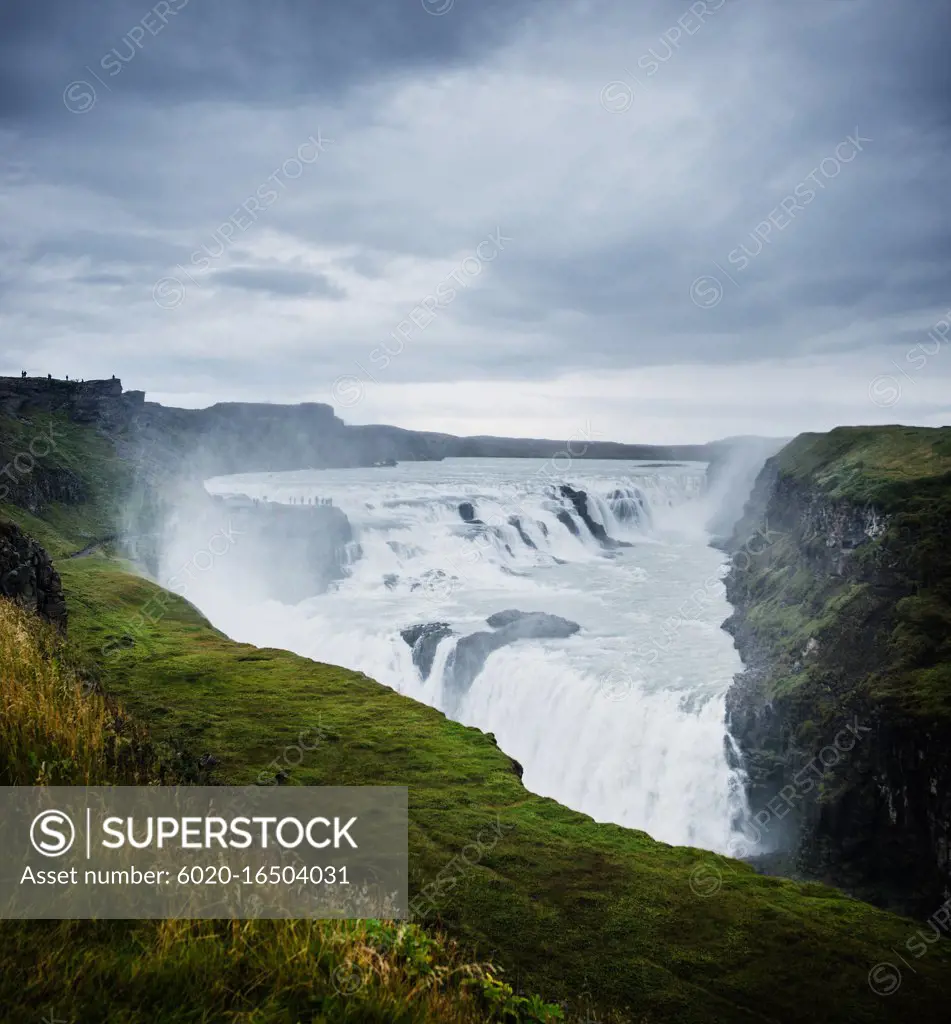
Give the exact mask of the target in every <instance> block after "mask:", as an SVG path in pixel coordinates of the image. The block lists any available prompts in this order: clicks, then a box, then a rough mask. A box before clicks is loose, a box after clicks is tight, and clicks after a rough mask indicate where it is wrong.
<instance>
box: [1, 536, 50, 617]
mask: <svg viewBox="0 0 951 1024" xmlns="http://www.w3.org/2000/svg"><path fill="white" fill-rule="evenodd" d="M0 595H2V596H3V597H6V598H10V599H11V600H13V601H16V602H17V604H20V605H22V606H23V607H24V608H27V609H29V610H30V611H31V612H35V613H36V614H37V615H39V616H41V617H42V618H44V619H46V620H47V622H51V623H53V625H55V626H57V627H59V629H61V630H63V631H64V632H65V630H66V599H65V598H64V597H63V586H62V583H61V582H60V578H59V573H58V572H57V571H56V570H55V569H54V568H53V563H52V562H51V561H50V557H49V555H48V554H47V553H46V552H45V551H44V550H43V548H41V547H40V545H39V544H37V543H36V541H35V540H32V539H31V538H30V537H28V536H27V535H26V534H25V533H24V532H23V531H22V530H21V529H20V528H19V527H18V526H16V525H15V524H14V523H6V522H0Z"/></svg>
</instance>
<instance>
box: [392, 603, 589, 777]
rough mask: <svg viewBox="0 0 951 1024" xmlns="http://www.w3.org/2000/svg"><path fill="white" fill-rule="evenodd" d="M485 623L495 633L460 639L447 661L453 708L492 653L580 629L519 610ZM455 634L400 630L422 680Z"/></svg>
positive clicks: (436, 625)
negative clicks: (443, 643) (438, 651)
mask: <svg viewBox="0 0 951 1024" xmlns="http://www.w3.org/2000/svg"><path fill="white" fill-rule="evenodd" d="M485 621H486V623H487V624H488V625H489V626H491V627H492V628H493V630H494V632H492V633H488V632H485V631H483V632H479V633H470V634H469V635H468V636H463V637H460V638H459V640H458V641H457V642H456V646H455V648H453V651H452V653H451V654H450V655H449V658H448V660H447V662H446V686H447V694H449V695H450V696H451V698H452V699H453V703H454V706H457V705H458V701H459V699H460V698H461V697H462V695H463V694H464V693H465V692H466V690H468V689H469V687H470V686H471V685H472V681H473V679H475V677H476V676H477V675H478V674H479V673H480V672H481V671H482V668H483V666H484V665H485V659H486V658H488V656H489V655H490V654H491V653H492V652H493V651H497V650H498V649H499V648H500V647H504V646H505V645H506V644H511V643H514V642H515V641H516V640H532V639H542V638H548V639H561V638H564V637H568V636H572V635H573V634H574V633H577V632H578V630H579V629H581V627H580V626H579V625H578V623H577V622H572V621H571V620H570V619H563V618H562V617H561V616H560V615H549V614H548V613H547V612H523V611H519V610H518V609H516V608H507V609H506V610H505V611H501V612H496V613H495V614H494V615H490V616H489V617H488V618H487V619H486V620H485ZM454 635H455V634H454V633H453V630H452V627H451V626H450V625H449V623H448V622H428V623H423V624H420V625H415V626H407V627H406V629H403V630H400V636H401V637H402V638H403V639H404V640H405V641H406V643H407V644H409V646H410V647H412V648H413V664H414V665H416V667H417V668H418V669H419V671H420V675H421V676H422V677H423V679H428V678H429V674H430V672H431V671H432V667H433V660H434V658H435V656H436V648H437V647H438V646H439V644H440V642H441V641H442V640H444V639H445V638H446V637H448V636H454ZM450 710H452V709H450ZM519 778H521V775H519Z"/></svg>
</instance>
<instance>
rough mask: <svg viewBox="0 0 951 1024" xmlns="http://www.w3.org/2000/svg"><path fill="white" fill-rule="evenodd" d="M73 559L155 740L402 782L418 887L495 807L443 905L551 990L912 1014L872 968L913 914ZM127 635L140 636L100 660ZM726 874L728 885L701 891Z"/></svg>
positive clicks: (731, 1015)
mask: <svg viewBox="0 0 951 1024" xmlns="http://www.w3.org/2000/svg"><path fill="white" fill-rule="evenodd" d="M60 569H61V571H62V574H63V579H64V584H65V586H66V590H67V593H68V595H69V604H70V609H69V610H70V623H71V625H70V628H71V633H72V636H73V638H74V641H76V642H78V643H79V644H80V646H81V648H82V649H83V651H84V652H85V654H86V656H87V657H88V658H89V659H90V660H91V661H99V662H101V665H102V678H103V682H104V684H105V686H106V688H107V690H108V691H109V692H110V693H114V694H115V695H116V696H117V697H118V698H119V699H120V700H121V701H122V703H123V705H124V706H125V707H126V708H127V709H128V710H129V712H130V713H131V714H132V715H133V716H135V717H136V718H137V719H141V720H142V721H145V722H148V724H149V728H150V730H151V732H152V734H153V735H154V737H155V739H156V740H164V739H168V740H169V741H173V740H174V741H175V742H184V743H186V744H188V745H190V753H191V754H193V755H197V754H200V753H213V754H214V755H215V756H216V757H218V758H220V760H221V764H220V765H219V767H218V769H217V770H216V771H217V774H218V777H219V781H222V782H228V783H252V782H254V781H256V780H258V779H259V777H260V778H263V779H266V778H267V777H269V776H270V775H271V774H273V772H274V771H276V770H278V769H279V768H286V769H288V770H289V773H290V774H289V780H288V781H289V783H290V784H297V785H326V784H335V785H365V784H366V785H370V784H373V785H379V784H394V785H397V784H398V785H408V786H409V787H410V810H411V834H410V849H411V865H412V883H413V888H414V890H415V891H417V892H418V891H419V890H421V889H422V888H424V887H425V886H427V885H429V884H431V883H433V882H434V881H435V880H436V878H437V876H438V875H439V873H440V872H441V871H443V870H444V869H446V868H447V866H448V865H450V864H452V862H453V861H454V859H455V858H457V857H458V855H459V854H460V853H461V852H462V851H463V849H464V848H466V847H467V846H468V847H469V848H470V851H471V849H472V847H471V844H473V843H474V842H475V841H476V837H477V836H479V835H480V833H481V834H482V835H483V836H485V835H487V834H492V830H493V823H497V824H495V826H494V834H495V835H496V836H499V835H500V836H501V838H499V839H498V841H497V842H495V843H489V844H486V847H487V848H486V849H485V850H484V851H483V852H482V854H481V855H480V856H476V855H474V854H472V853H471V852H470V859H472V860H473V861H474V864H473V865H472V866H471V867H466V868H465V869H464V870H459V868H458V867H457V868H455V869H451V871H450V874H451V878H452V880H451V884H450V883H447V884H445V885H444V886H443V887H442V892H441V893H440V894H438V895H436V905H437V909H436V910H435V911H434V912H433V913H432V915H431V916H430V920H432V921H434V922H437V923H438V924H439V926H440V927H444V928H446V929H448V930H449V932H450V933H451V934H452V935H453V936H454V937H456V938H457V939H459V940H460V941H462V942H463V943H465V945H466V946H467V948H469V949H471V950H472V951H473V954H474V955H475V956H478V957H482V958H487V959H490V960H494V961H497V962H499V963H501V964H503V965H504V966H505V967H506V968H507V969H508V971H509V973H510V975H511V976H516V977H518V978H519V980H520V981H521V982H522V983H524V984H527V985H528V986H529V987H531V988H532V989H534V990H536V991H539V992H541V993H543V994H544V995H545V997H546V998H548V999H568V1000H575V1005H576V1006H577V1001H578V1000H579V998H580V995H581V993H583V992H585V991H586V990H587V991H589V992H592V993H596V994H597V995H596V998H597V1000H598V1001H599V1002H600V1003H601V1004H602V1006H604V1007H605V1008H608V1009H613V1010H614V1011H617V1012H619V1013H621V1014H622V1015H624V1017H623V1018H622V1019H632V1020H637V1019H645V1020H671V1021H709V1020H711V1019H720V1020H727V1021H731V1020H745V1019H748V1020H763V1021H765V1020H782V1021H790V1022H791V1021H799V1020H802V1021H806V1020H810V1021H812V1020H816V1019H826V1020H838V1019H842V1020H846V1019H848V1020H853V1021H877V1020H888V1019H899V1018H898V1017H895V1016H893V1014H894V1012H895V1007H896V1006H897V1004H892V1003H888V1002H886V1001H884V1000H882V999H880V998H878V997H876V996H874V995H873V994H872V993H871V992H870V991H869V989H868V986H867V974H868V971H869V969H870V967H871V966H872V965H873V964H875V963H877V962H878V961H880V960H883V959H887V950H888V949H889V947H891V946H900V945H901V944H903V943H904V941H905V940H906V938H907V937H908V935H910V934H911V933H912V932H913V927H914V926H913V925H912V924H911V923H910V922H908V921H906V920H903V919H901V918H897V917H894V916H892V915H889V914H886V913H883V912H880V911H877V910H875V909H873V908H871V907H870V906H868V905H866V904H863V903H860V902H858V901H855V900H852V899H849V898H847V897H845V896H843V895H841V894H840V893H837V892H836V891H834V890H831V889H826V888H823V887H821V886H815V885H803V884H797V883H794V882H790V881H785V880H780V879H775V878H765V877H762V876H759V875H756V874H755V873H754V872H753V871H752V869H750V868H748V867H747V866H745V865H743V864H741V863H739V862H735V861H729V860H725V859H722V858H718V857H716V856H714V855H712V854H709V853H706V852H704V851H700V850H693V849H689V848H677V847H669V846H666V845H664V844H661V843H656V842H654V841H653V840H651V839H650V838H649V837H648V836H646V835H644V834H643V833H639V832H635V831H631V830H627V829H622V828H619V827H617V826H613V825H600V824H597V823H595V822H594V821H592V820H591V819H590V818H588V817H586V816H584V815H582V814H578V813H575V812H573V811H570V810H568V809H567V808H564V807H562V806H560V805H559V804H557V803H555V802H554V801H551V800H547V799H543V798H541V797H536V796H533V795H531V794H530V793H528V792H527V791H526V790H525V789H524V788H523V787H522V785H521V783H520V782H519V780H518V778H517V776H516V775H515V773H514V772H513V770H512V766H511V762H510V760H509V758H508V757H507V756H506V755H505V754H504V753H503V752H501V751H500V750H499V749H498V748H497V747H496V745H495V744H494V742H493V741H492V740H491V739H490V738H489V737H487V736H485V735H484V734H482V733H480V732H478V731H477V730H474V729H468V728H466V727H464V726H461V725H458V724H457V723H454V722H451V721H449V720H448V719H446V718H445V717H444V716H443V715H442V714H440V713H439V712H437V711H435V710H433V709H432V708H429V707H426V706H424V705H421V704H418V703H415V702H413V701H411V700H408V699H407V698H405V697H402V696H400V695H398V694H396V693H395V692H393V691H391V690H389V689H388V688H386V687H384V686H381V685H380V684H378V683H375V682H374V681H372V680H370V679H368V678H366V677H365V676H362V675H359V674H356V673H353V672H350V671H347V670H345V669H341V668H335V667H332V666H327V665H320V664H317V663H314V662H311V661H309V660H307V659H304V658H300V657H298V656H296V655H293V654H290V653H287V652H283V651H276V650H266V649H257V648H254V647H251V646H248V645H244V644H237V643H234V642H232V641H230V640H228V639H227V638H226V637H224V636H223V635H222V634H221V633H220V632H218V631H217V630H215V629H213V628H212V627H211V626H210V625H209V624H208V623H207V622H206V621H205V620H204V619H203V618H202V616H201V615H200V614H199V613H198V612H197V611H196V610H195V609H194V608H193V607H192V606H191V605H189V604H188V603H187V602H185V601H183V600H182V599H180V598H178V597H175V596H173V595H166V596H165V597H163V602H164V601H167V607H166V610H165V612H164V614H163V615H162V616H161V617H160V618H156V620H155V621H154V622H150V621H147V620H146V621H145V624H144V625H137V626H132V625H131V624H132V623H134V622H136V616H137V615H139V614H140V612H141V609H142V608H143V607H144V606H147V605H148V603H149V602H150V601H153V602H154V598H155V596H156V594H157V593H163V592H160V591H159V590H158V588H156V587H155V586H153V585H152V584H150V583H148V582H147V581H145V580H142V579H139V578H136V577H133V576H131V575H129V574H128V573H126V572H124V571H123V570H122V569H121V567H119V566H117V565H116V564H115V563H113V562H110V561H108V560H105V559H96V558H89V559H82V560H75V561H70V562H64V563H61V564H60ZM123 635H127V636H133V637H134V638H135V641H134V644H133V646H131V647H125V648H122V649H121V650H119V652H118V653H114V654H111V655H109V656H108V657H105V658H103V657H102V650H103V648H104V647H105V649H106V650H108V651H111V650H114V649H115V648H114V647H113V645H114V644H115V642H116V641H117V640H118V639H119V638H121V637H122V636H123ZM302 736H303V737H304V738H305V740H304V741H302ZM318 737H319V738H318ZM306 747H313V749H305V748H306ZM565 754H566V756H570V751H566V752H565ZM298 761H300V763H299V764H298V763H297V762H298ZM262 773H263V775H262ZM487 830H488V831H487ZM456 863H457V865H458V863H459V862H458V860H457V861H456ZM711 877H712V878H714V879H715V880H716V879H719V880H721V881H722V884H720V885H719V887H718V888H717V891H716V892H715V893H714V894H713V895H711V896H709V897H706V898H705V897H703V896H701V895H697V892H696V890H697V889H698V887H699V888H701V889H703V888H704V887H703V885H699V886H698V879H700V880H703V879H707V880H709V878H711ZM949 965H951V958H949V955H948V953H947V952H946V951H945V950H944V949H938V950H934V951H933V953H931V954H929V959H928V962H927V963H925V962H923V963H922V964H921V969H920V975H919V978H918V982H917V987H916V988H914V989H913V988H912V987H911V986H909V994H908V995H907V996H906V997H905V998H906V999H907V1002H906V1003H905V1004H904V1005H905V1009H909V1008H910V1007H913V1008H914V1010H913V1012H915V1013H917V1014H918V1015H919V1019H925V1020H926V1019H929V1018H928V1014H929V1013H935V1012H937V1011H936V1007H937V1006H938V1005H939V1003H940V1001H941V999H942V998H943V997H942V996H941V995H940V992H941V991H942V990H944V991H947V987H946V986H945V985H944V982H943V979H944V977H946V972H947V970H948V967H949ZM917 966H918V965H916V968H917ZM817 1007H826V1008H827V1009H826V1010H825V1011H823V1012H826V1013H827V1016H826V1017H824V1018H822V1017H819V1018H817V1017H816V1013H817ZM830 1007H834V1008H835V1013H836V1014H838V1016H836V1015H835V1014H833V1013H832V1011H831V1010H830V1009H829V1008H830ZM934 1019H938V1018H934Z"/></svg>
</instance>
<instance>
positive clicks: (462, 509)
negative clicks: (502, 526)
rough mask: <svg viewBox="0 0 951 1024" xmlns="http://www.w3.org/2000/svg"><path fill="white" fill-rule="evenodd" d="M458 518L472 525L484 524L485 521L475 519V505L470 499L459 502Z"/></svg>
mask: <svg viewBox="0 0 951 1024" xmlns="http://www.w3.org/2000/svg"><path fill="white" fill-rule="evenodd" d="M459 518H460V519H461V520H462V521H463V522H464V523H470V524H472V525H473V526H485V523H483V522H482V520H481V519H476V514H475V506H474V505H473V504H472V502H471V501H463V502H460V504H459Z"/></svg>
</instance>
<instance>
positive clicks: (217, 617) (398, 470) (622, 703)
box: [166, 459, 746, 852]
mask: <svg viewBox="0 0 951 1024" xmlns="http://www.w3.org/2000/svg"><path fill="white" fill-rule="evenodd" d="M704 468H705V467H704V466H703V465H702V464H686V465H684V464H681V465H670V464H668V465H648V464H644V463H618V462H596V461H577V460H576V461H575V462H574V463H573V464H571V465H570V466H568V467H567V468H566V469H562V470H559V469H558V468H557V467H556V466H555V465H554V464H553V463H552V462H542V461H541V460H524V459H517V460H514V459H513V460H509V459H452V460H446V461H445V462H439V463H407V464H403V465H400V466H397V467H392V468H385V467H378V468H373V469H352V470H327V471H308V472H296V473H282V474H255V475H245V476H241V477H227V478H219V479H216V480H213V481H209V482H208V484H207V487H208V489H209V490H210V491H212V492H213V493H219V494H223V493H227V492H240V493H243V494H246V495H249V496H251V497H256V498H264V497H267V498H268V499H269V500H270V501H280V502H290V501H291V500H294V501H295V502H297V501H304V502H306V501H307V500H309V499H312V498H314V497H317V498H323V499H327V498H330V499H332V501H333V502H334V504H336V505H338V506H339V507H340V508H341V509H342V510H343V511H344V512H345V513H346V514H347V516H348V518H349V519H350V522H351V524H352V525H353V529H354V542H353V543H352V544H351V545H350V549H349V552H348V557H347V561H348V562H349V564H348V565H347V567H346V577H345V578H344V579H343V580H342V581H341V582H340V583H339V585H337V586H336V587H335V588H334V589H333V590H332V591H330V592H328V593H326V594H322V595H317V596H314V597H313V598H310V599H308V600H306V601H304V602H302V603H301V604H299V605H295V606H288V605H282V604H279V603H277V602H274V601H262V602H253V601H249V600H248V596H247V594H238V593H234V592H233V590H231V591H229V590H228V589H227V588H225V587H222V586H216V583H215V574H214V573H213V572H210V573H206V574H204V575H203V577H202V578H201V579H198V580H196V586H195V588H194V589H193V590H192V591H190V592H189V594H188V596H189V598H190V599H191V600H193V601H195V603H196V604H198V605H199V606H200V607H201V608H202V610H203V611H204V612H205V613H206V614H207V615H208V616H209V617H210V618H211V620H212V621H213V622H214V623H215V625H217V626H218V627H219V628H221V629H223V630H225V631H226V632H227V633H229V635H231V636H233V637H235V638H236V639H240V640H244V641H249V642H251V643H255V644H258V645H262V646H264V645H266V646H272V647H284V648H287V649H290V650H294V651H296V652H298V653H300V654H304V655H306V656H308V657H313V658H316V659H318V660H321V661H326V662H331V663H336V664H341V665H346V666H348V667H350V668H354V669H357V670H360V671H363V672H365V673H367V674H368V675H371V676H373V677H374V678H376V679H378V680H380V681H381V682H383V683H385V684H387V685H389V686H392V687H393V688H395V689H397V690H399V691H400V692H401V693H404V694H407V695H409V696H411V697H414V698H416V699H418V700H421V701H424V702H426V703H428V704H431V705H433V706H435V707H438V708H441V709H443V710H447V711H448V712H451V714H452V716H453V717H455V718H457V719H458V720H460V721H462V722H464V723H466V724H468V725H475V726H478V727H479V728H481V729H483V730H485V731H487V732H493V733H495V735H496V737H497V739H498V742H499V745H500V747H501V748H502V749H503V750H505V751H506V752H507V753H508V754H510V755H511V756H512V757H514V758H516V759H517V760H518V761H519V762H520V763H521V764H522V765H523V767H524V782H525V785H526V786H527V787H528V788H529V789H531V790H533V791H534V792H537V793H541V794H543V795H546V796H551V797H554V798H555V799H557V800H559V801H561V802H562V803H565V804H567V805H568V806H570V807H573V808H576V809H577V810H580V811H584V812H586V813H588V814H590V815H592V816H593V817H594V818H596V819H598V820H601V821H613V822H616V823H618V824H621V825H626V826H629V827H634V828H639V829H643V830H644V831H646V832H648V833H649V834H651V835H652V836H654V837H655V838H657V839H661V840H663V841H666V842H669V843H676V844H688V845H694V846H699V847H704V848H708V849H713V850H719V851H725V852H726V851H729V850H731V848H732V843H731V840H735V839H737V838H738V837H739V829H740V828H741V827H742V824H743V821H744V818H745V814H746V805H745V797H744V794H743V785H742V779H741V778H740V777H739V775H738V773H737V772H736V771H735V770H733V769H732V768H731V767H730V761H729V759H728V753H727V749H726V746H727V743H728V737H727V736H726V735H725V727H724V694H725V691H726V689H727V687H728V685H729V682H730V680H731V678H732V676H733V674H734V673H735V672H736V671H738V670H739V668H740V661H739V658H738V656H737V654H736V652H735V651H734V649H733V645H732V642H731V640H730V638H729V637H728V636H727V634H725V633H724V632H723V631H722V630H721V629H720V624H721V622H722V621H723V619H724V618H726V616H727V615H728V614H729V610H730V609H729V606H728V604H727V603H726V600H725V597H724V593H723V586H722V583H721V582H720V579H721V576H722V573H723V568H724V560H723V556H722V555H721V554H720V553H719V552H718V551H716V550H714V549H712V548H710V547H709V546H708V544H707V540H708V538H707V535H706V532H705V529H704V523H705V522H706V520H707V518H708V517H709V513H710V509H709V507H708V504H707V502H706V497H705V489H704ZM563 484H567V485H569V487H570V488H573V489H575V490H576V491H583V492H584V495H585V499H586V500H585V502H584V504H583V505H582V510H579V508H578V507H577V505H576V503H575V501H573V500H572V497H571V492H570V491H569V492H565V491H563V490H562V489H561V488H562V485H563ZM460 506H462V508H460ZM467 506H471V507H467ZM582 513H584V514H582ZM467 518H468V519H470V520H472V522H465V521H464V520H465V519H467ZM585 519H587V522H585ZM602 530H603V536H602V540H598V539H597V538H596V536H595V535H594V534H600V533H601V532H602ZM592 531H593V532H592ZM617 542H622V543H623V544H624V545H630V546H618V544H617ZM191 545H194V538H190V537H188V536H187V532H180V533H179V535H178V536H177V537H176V538H174V540H173V542H172V543H171V544H170V546H169V550H168V551H167V553H166V555H167V557H166V565H167V566H168V567H169V569H170V571H171V567H172V566H173V565H177V564H179V563H180V562H181V561H182V559H183V557H184V554H185V553H187V551H188V550H189V547H190V546H191ZM225 557H229V558H230V557H234V558H237V559H240V538H239V539H238V540H237V541H236V543H235V547H234V552H233V555H231V554H229V555H227V556H225ZM507 608H517V609H521V610H523V611H544V612H549V613H554V614H557V615H560V616H563V617H565V618H568V619H571V620H573V621H574V622H577V623H578V624H580V626H581V630H580V632H578V633H576V634H575V635H573V636H570V637H567V638H564V639H526V640H518V641H517V642H515V643H513V644H511V645H507V646H504V647H502V648H500V649H498V650H495V651H494V652H492V653H490V654H489V655H488V658H487V659H486V661H485V663H484V666H483V667H482V669H481V671H480V672H478V674H477V675H476V676H475V678H474V680H473V681H472V683H471V686H469V688H468V689H467V690H464V691H463V692H461V693H460V692H459V690H458V688H457V687H455V686H454V685H453V684H452V680H451V678H450V673H449V669H448V666H450V665H451V654H452V650H453V647H454V645H455V644H456V643H457V639H458V635H461V634H469V633H473V632H476V631H480V630H482V631H490V630H489V627H488V626H487V625H486V623H485V620H486V617H487V616H489V615H491V614H493V613H495V612H499V611H501V610H503V609H507ZM437 621H438V622H445V623H448V624H449V625H450V626H451V627H452V630H453V631H454V633H455V634H457V635H456V636H448V637H446V638H445V639H443V640H442V641H441V642H440V643H439V646H438V648H437V649H436V651H435V658H434V661H433V667H432V671H431V672H430V674H429V676H428V678H425V679H424V678H423V677H422V675H421V673H420V671H419V669H418V667H417V666H416V665H415V664H414V662H413V655H412V651H411V649H410V647H409V646H408V645H407V643H406V642H405V641H404V640H403V639H402V637H401V636H400V630H401V629H403V628H405V627H408V626H412V625H414V624H421V623H429V622H437Z"/></svg>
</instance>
